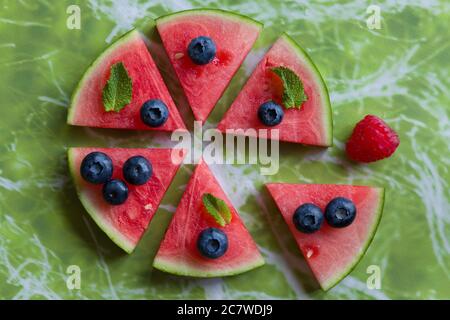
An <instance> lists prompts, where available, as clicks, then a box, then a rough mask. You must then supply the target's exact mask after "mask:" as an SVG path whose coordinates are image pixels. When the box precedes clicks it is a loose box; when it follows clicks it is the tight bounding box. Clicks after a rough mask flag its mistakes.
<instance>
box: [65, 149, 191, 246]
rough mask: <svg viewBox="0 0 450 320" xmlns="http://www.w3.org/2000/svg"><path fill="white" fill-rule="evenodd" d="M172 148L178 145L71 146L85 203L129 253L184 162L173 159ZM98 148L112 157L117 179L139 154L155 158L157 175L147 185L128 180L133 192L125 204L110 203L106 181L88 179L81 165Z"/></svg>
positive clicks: (71, 163) (71, 160)
mask: <svg viewBox="0 0 450 320" xmlns="http://www.w3.org/2000/svg"><path fill="white" fill-rule="evenodd" d="M172 150H174V149H120V148H115V149H107V148H70V149H69V167H70V172H71V174H72V177H73V180H74V182H75V186H76V189H77V193H78V196H79V198H80V200H81V203H82V204H83V206H84V207H85V208H86V211H87V212H88V213H89V214H90V215H91V217H92V219H93V220H94V221H95V222H96V223H97V224H98V226H99V227H100V228H101V229H102V230H103V231H104V232H105V233H106V234H107V235H108V236H109V237H110V238H111V240H113V241H114V242H115V243H116V244H117V245H118V246H119V247H121V248H122V249H123V250H125V251H126V252H128V253H131V252H132V251H133V250H134V248H135V247H136V245H137V243H138V242H139V239H140V238H141V237H142V235H143V234H144V231H145V230H146V229H147V226H148V224H149V223H150V221H151V220H152V218H153V215H154V214H155V212H156V210H157V209H158V206H159V203H160V201H161V199H162V198H163V196H164V194H165V192H166V190H167V188H168V187H169V185H170V183H171V182H172V179H173V177H174V176H175V173H176V172H177V170H178V168H179V166H180V164H175V163H173V162H172V158H171V154H172ZM94 151H100V152H103V153H105V154H107V155H108V156H109V157H110V158H111V160H112V162H113V165H114V168H113V177H112V178H113V179H123V175H122V166H123V164H124V163H125V161H126V160H127V159H129V158H130V157H132V156H136V155H140V156H143V157H145V158H147V160H149V161H150V162H151V164H152V168H153V175H152V176H151V178H150V180H149V181H147V182H146V183H145V184H143V185H140V186H135V185H131V184H128V189H129V195H128V199H127V200H126V202H125V203H124V204H122V205H115V206H113V205H110V204H108V203H107V202H106V201H105V200H104V199H103V196H102V185H96V184H91V183H88V182H86V181H85V180H84V179H83V178H82V177H81V174H80V165H81V162H82V161H83V159H84V157H85V156H86V155H88V154H89V153H91V152H94ZM178 151H179V152H180V153H179V154H182V155H185V152H184V150H175V152H178Z"/></svg>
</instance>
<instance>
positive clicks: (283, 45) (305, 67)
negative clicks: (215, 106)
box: [218, 34, 333, 146]
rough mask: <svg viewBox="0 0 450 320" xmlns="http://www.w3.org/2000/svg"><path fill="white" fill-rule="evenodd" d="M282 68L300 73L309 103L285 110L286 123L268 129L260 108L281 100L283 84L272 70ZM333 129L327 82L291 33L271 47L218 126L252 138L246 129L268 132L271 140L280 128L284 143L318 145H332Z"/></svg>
mask: <svg viewBox="0 0 450 320" xmlns="http://www.w3.org/2000/svg"><path fill="white" fill-rule="evenodd" d="M278 66H284V67H287V68H289V69H291V70H292V71H294V72H295V73H296V74H297V76H298V77H299V78H300V80H301V81H302V82H303V86H304V90H305V93H306V96H307V100H306V101H305V102H304V103H303V104H302V106H301V109H300V110H298V109H296V108H291V109H284V108H283V109H284V118H283V121H282V122H281V123H280V124H278V125H276V126H273V127H268V126H265V125H264V124H262V123H261V121H260V120H259V118H258V108H259V106H260V105H261V104H262V103H264V102H267V101H270V100H274V101H276V102H279V100H280V96H281V94H280V84H279V83H277V77H276V76H274V73H273V71H271V70H270V69H271V68H274V67H278ZM278 82H279V80H278ZM281 89H282V85H281ZM281 93H282V92H281ZM280 103H281V102H280ZM332 127H333V124H332V119H331V107H330V99H329V97H328V91H327V88H326V86H325V83H324V81H323V79H322V77H321V75H320V73H319V71H318V70H317V68H316V66H315V65H314V63H313V62H312V61H311V59H310V58H309V56H308V55H307V54H306V52H305V51H303V50H302V49H301V48H300V46H299V45H298V44H297V43H295V42H294V40H292V38H290V37H289V36H288V35H287V34H283V35H282V36H281V37H280V38H279V39H278V40H277V41H276V42H275V44H274V45H273V46H272V48H270V50H269V51H268V52H267V54H266V55H265V56H264V58H263V59H262V60H261V62H260V63H259V64H258V66H257V67H256V69H255V71H254V72H253V74H252V75H251V76H250V78H249V80H248V81H247V83H246V84H245V86H244V88H243V89H242V91H241V92H240V93H239V95H238V96H237V98H236V100H235V101H234V102H233V104H232V105H231V107H230V108H229V109H228V111H227V112H226V114H225V116H224V118H223V119H222V121H221V122H220V123H219V125H218V129H219V130H220V131H222V132H225V131H226V130H227V129H243V130H242V131H241V132H240V133H239V132H237V134H248V135H254V134H253V133H252V132H251V131H249V132H245V130H246V129H256V130H257V131H258V129H268V130H269V137H270V136H271V135H270V132H271V131H272V130H273V129H278V130H279V140H281V141H288V142H294V143H302V144H307V145H317V146H331V145H332V139H333V134H332ZM256 135H258V132H256Z"/></svg>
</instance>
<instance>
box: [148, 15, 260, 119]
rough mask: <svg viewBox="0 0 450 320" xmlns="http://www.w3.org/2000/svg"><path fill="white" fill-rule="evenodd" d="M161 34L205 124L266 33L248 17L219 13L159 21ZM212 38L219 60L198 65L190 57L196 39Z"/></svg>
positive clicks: (178, 73)
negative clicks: (191, 45) (260, 38)
mask: <svg viewBox="0 0 450 320" xmlns="http://www.w3.org/2000/svg"><path fill="white" fill-rule="evenodd" d="M156 26H157V28H158V32H159V34H160V35H161V39H162V42H163V45H164V48H165V49H166V52H167V54H168V56H169V59H170V61H171V63H172V65H173V66H174V69H175V72H176V74H177V76H178V78H179V80H180V82H181V85H182V87H183V89H184V92H185V94H186V97H187V99H188V101H189V104H190V106H191V108H192V111H193V113H194V117H195V119H196V120H198V121H202V122H204V121H205V120H206V118H207V117H208V115H209V114H210V112H211V111H212V109H213V108H214V106H215V104H216V103H217V101H218V100H219V99H220V97H221V96H222V94H223V92H224V91H225V89H226V87H227V85H228V83H229V82H230V80H231V78H232V77H233V75H234V74H235V73H236V71H237V70H238V68H239V66H240V65H241V64H242V62H243V60H244V58H245V57H246V56H247V54H248V52H249V51H250V49H251V48H252V46H253V44H254V42H255V41H256V39H257V38H258V35H259V33H260V31H261V29H262V24H261V23H259V22H257V21H254V20H252V19H250V18H248V17H246V16H242V15H239V14H235V13H232V12H227V11H223V10H217V9H194V10H186V11H181V12H177V13H174V14H170V15H166V16H163V17H160V18H159V19H157V20H156ZM199 36H207V37H210V38H211V39H212V40H213V41H214V43H215V44H216V47H217V53H216V57H215V58H214V60H213V61H211V62H210V63H208V64H206V65H196V64H194V63H193V62H192V61H191V59H190V57H189V56H188V54H187V47H188V45H189V43H190V42H191V40H192V39H194V38H196V37H199Z"/></svg>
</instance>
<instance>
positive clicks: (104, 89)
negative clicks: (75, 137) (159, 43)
mask: <svg viewBox="0 0 450 320" xmlns="http://www.w3.org/2000/svg"><path fill="white" fill-rule="evenodd" d="M67 123H69V124H71V125H76V126H87V127H98V128H115V129H132V130H161V131H174V130H176V129H185V128H186V127H185V125H184V123H183V120H182V119H181V116H180V114H179V112H178V109H177V108H176V106H175V103H174V102H173V100H172V97H171V96H170V94H169V91H168V90H167V87H166V85H165V84H164V82H163V79H162V77H161V74H160V73H159V71H158V69H157V67H156V65H155V62H154V61H153V58H152V57H151V55H150V53H149V51H148V49H147V45H146V42H145V39H144V37H143V36H142V35H141V34H140V33H139V32H138V31H136V30H132V31H130V32H128V33H126V34H125V35H123V36H122V37H121V38H119V39H118V40H117V41H115V42H114V43H113V44H112V45H111V46H110V47H108V48H107V49H106V50H105V51H104V52H103V53H102V54H101V55H100V56H99V57H98V58H97V59H96V60H95V61H94V62H93V63H92V64H91V66H90V67H89V68H88V69H87V70H86V72H85V73H84V75H83V77H82V78H81V80H80V82H79V83H78V86H77V87H76V89H75V91H74V93H73V96H72V100H71V103H70V108H69V112H68V116H67Z"/></svg>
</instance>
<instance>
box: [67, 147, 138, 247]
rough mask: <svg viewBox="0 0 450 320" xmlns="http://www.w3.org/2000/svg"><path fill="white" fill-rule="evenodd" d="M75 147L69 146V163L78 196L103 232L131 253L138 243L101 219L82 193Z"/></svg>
mask: <svg viewBox="0 0 450 320" xmlns="http://www.w3.org/2000/svg"><path fill="white" fill-rule="evenodd" d="M75 149H76V148H69V150H68V152H67V154H68V163H69V170H70V174H71V175H72V179H73V181H74V183H75V188H76V192H77V194H78V198H79V199H80V201H81V203H82V204H83V206H84V208H85V209H86V211H87V213H88V214H89V215H90V216H91V218H92V220H94V222H95V223H96V224H97V225H98V226H99V227H100V229H101V230H103V232H105V233H106V235H107V236H108V237H109V238H110V239H111V240H112V241H113V242H114V243H115V244H117V245H118V246H119V247H120V248H122V249H123V250H125V252H127V253H128V254H131V253H132V252H133V251H134V249H135V248H136V244H134V243H132V242H131V241H130V240H128V239H127V238H125V237H123V236H122V235H121V234H120V233H119V232H118V231H117V230H114V229H113V228H112V227H110V226H109V225H108V224H107V223H105V221H104V220H103V219H101V217H100V215H99V214H98V213H97V210H96V209H95V208H94V207H93V206H92V205H91V203H90V201H89V200H88V199H86V197H85V196H84V195H83V194H82V192H81V190H80V187H79V186H80V183H79V181H78V180H79V179H80V173H79V172H78V171H77V168H76V166H75V157H76V154H75Z"/></svg>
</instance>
